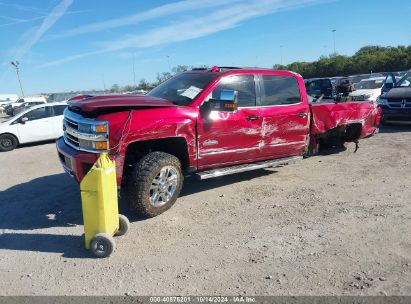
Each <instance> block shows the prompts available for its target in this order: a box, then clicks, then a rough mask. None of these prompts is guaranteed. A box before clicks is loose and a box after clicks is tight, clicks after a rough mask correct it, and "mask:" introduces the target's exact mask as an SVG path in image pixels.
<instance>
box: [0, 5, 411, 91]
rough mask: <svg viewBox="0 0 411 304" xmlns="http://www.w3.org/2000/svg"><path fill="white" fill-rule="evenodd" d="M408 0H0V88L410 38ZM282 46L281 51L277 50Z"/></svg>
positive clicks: (346, 50)
mask: <svg viewBox="0 0 411 304" xmlns="http://www.w3.org/2000/svg"><path fill="white" fill-rule="evenodd" d="M410 15H411V1H409V0H396V1H391V2H390V1H388V2H387V1H386V0H179V1H162V0H150V1H143V0H122V1H114V0H42V1H40V0H37V1H34V0H33V1H29V0H0V42H1V43H0V45H1V48H0V93H16V94H18V93H19V87H18V82H17V78H16V75H15V71H14V69H13V67H12V66H11V65H10V61H11V60H19V61H20V68H21V76H22V82H23V87H24V90H25V93H26V95H29V94H38V93H40V92H62V91H70V90H81V89H102V88H103V87H104V85H105V86H106V87H107V88H109V87H111V86H112V85H113V84H115V83H117V84H119V85H126V84H133V82H134V76H133V57H134V62H135V75H136V82H138V81H139V79H141V78H145V79H147V80H149V81H152V80H154V79H155V76H156V74H157V72H163V71H164V72H165V71H168V70H169V63H170V65H171V67H173V66H176V65H179V64H184V65H194V66H196V65H208V66H212V65H222V66H223V65H225V66H260V67H272V66H273V64H276V63H281V61H282V62H283V63H284V64H286V63H290V62H293V61H302V60H304V61H313V60H316V59H318V57H319V56H321V55H326V54H330V53H333V50H334V45H333V44H334V43H333V34H332V32H331V30H332V29H336V33H335V40H336V50H337V52H338V53H340V54H346V55H352V54H353V53H354V52H355V51H356V50H358V49H359V48H360V47H362V46H365V45H370V44H373V45H382V46H397V45H409V44H411V32H410V28H411V18H410V17H409V16H410ZM281 53H282V55H281Z"/></svg>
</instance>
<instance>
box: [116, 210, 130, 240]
mask: <svg viewBox="0 0 411 304" xmlns="http://www.w3.org/2000/svg"><path fill="white" fill-rule="evenodd" d="M118 220H119V222H120V227H119V228H118V230H117V232H116V233H115V234H114V236H122V235H125V234H126V233H127V231H128V228H130V221H129V220H128V218H127V217H126V216H125V215H122V214H119V216H118Z"/></svg>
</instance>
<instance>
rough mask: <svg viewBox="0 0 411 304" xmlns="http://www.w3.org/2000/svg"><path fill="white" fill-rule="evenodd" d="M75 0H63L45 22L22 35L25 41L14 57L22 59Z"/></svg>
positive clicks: (19, 46) (16, 50) (20, 44)
mask: <svg viewBox="0 0 411 304" xmlns="http://www.w3.org/2000/svg"><path fill="white" fill-rule="evenodd" d="M73 1H74V0H62V1H61V2H60V3H59V4H58V5H56V6H55V7H54V8H53V9H52V10H51V12H50V13H49V14H48V15H47V17H45V18H44V20H43V22H42V23H41V24H40V25H39V26H38V27H32V28H31V29H29V30H28V31H26V32H25V33H24V34H23V36H22V37H25V38H24V41H23V42H22V43H19V45H18V47H17V48H16V49H15V56H14V58H13V59H17V60H21V58H22V57H23V56H24V55H26V54H27V53H28V52H29V51H30V49H31V48H32V47H33V46H34V45H35V44H36V43H37V42H38V41H39V40H40V39H41V37H42V36H43V35H44V34H45V33H46V32H47V31H48V30H49V29H50V28H52V27H53V25H54V24H55V23H56V22H57V21H58V20H59V19H60V18H61V17H62V16H63V15H64V13H65V12H66V11H67V9H68V8H69V6H70V5H71V4H72V3H73ZM2 4H3V3H1V2H0V5H2ZM9 71H10V68H9V69H7V70H6V71H5V72H4V73H3V75H2V77H0V79H1V80H2V79H4V77H5V75H6V74H7V73H8V72H9Z"/></svg>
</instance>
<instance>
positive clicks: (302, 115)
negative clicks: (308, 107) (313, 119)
mask: <svg viewBox="0 0 411 304" xmlns="http://www.w3.org/2000/svg"><path fill="white" fill-rule="evenodd" d="M296 115H297V116H298V117H307V115H308V114H307V113H305V112H300V113H297V114H296Z"/></svg>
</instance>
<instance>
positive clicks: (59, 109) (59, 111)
mask: <svg viewBox="0 0 411 304" xmlns="http://www.w3.org/2000/svg"><path fill="white" fill-rule="evenodd" d="M66 108H67V106H66V105H62V106H53V111H54V116H60V115H63V112H64V110H65V109H66Z"/></svg>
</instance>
